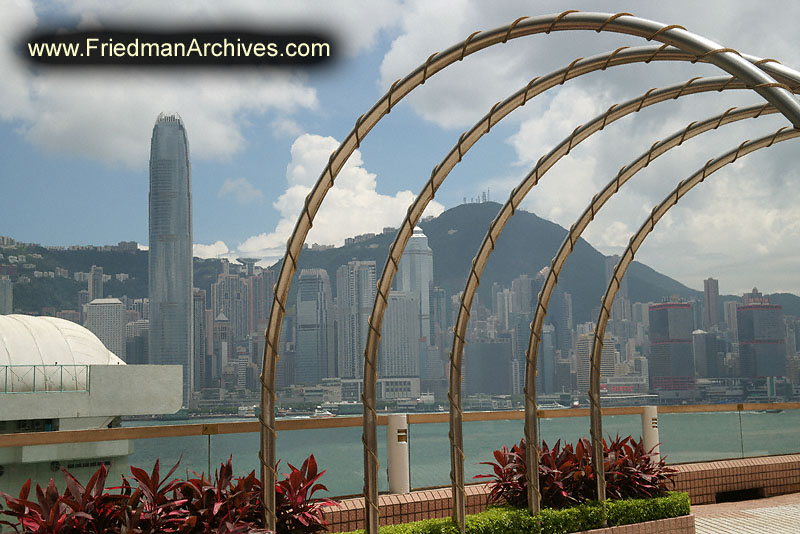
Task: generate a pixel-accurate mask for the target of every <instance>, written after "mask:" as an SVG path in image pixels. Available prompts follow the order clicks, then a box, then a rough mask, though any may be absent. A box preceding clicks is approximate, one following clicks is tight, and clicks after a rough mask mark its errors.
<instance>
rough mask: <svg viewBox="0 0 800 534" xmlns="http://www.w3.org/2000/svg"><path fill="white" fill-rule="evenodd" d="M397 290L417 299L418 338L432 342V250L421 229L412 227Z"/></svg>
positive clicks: (401, 261) (401, 262)
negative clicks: (412, 231) (412, 230)
mask: <svg viewBox="0 0 800 534" xmlns="http://www.w3.org/2000/svg"><path fill="white" fill-rule="evenodd" d="M396 280H397V284H396V285H397V290H398V291H402V292H404V293H408V294H409V295H413V296H414V297H416V299H417V305H418V306H419V335H418V336H417V337H419V338H425V339H426V340H427V342H428V345H430V344H432V341H431V340H432V339H433V332H432V331H431V312H430V292H431V288H432V287H433V251H432V250H431V247H429V246H428V237H427V236H426V235H425V234H424V233H423V231H422V229H421V228H419V227H417V228H414V233H413V234H412V235H411V237H410V238H409V240H408V244H407V245H406V249H405V252H403V256H402V257H401V258H400V269H399V270H398V272H397V278H396Z"/></svg>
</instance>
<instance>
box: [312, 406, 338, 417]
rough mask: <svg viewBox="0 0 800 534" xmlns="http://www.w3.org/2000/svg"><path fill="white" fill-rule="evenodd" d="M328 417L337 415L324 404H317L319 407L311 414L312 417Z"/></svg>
mask: <svg viewBox="0 0 800 534" xmlns="http://www.w3.org/2000/svg"><path fill="white" fill-rule="evenodd" d="M328 417H336V416H335V415H334V414H333V413H331V412H330V411H328V410H326V409H324V408H323V407H322V406H317V409H316V410H314V413H313V414H311V419H325V418H328Z"/></svg>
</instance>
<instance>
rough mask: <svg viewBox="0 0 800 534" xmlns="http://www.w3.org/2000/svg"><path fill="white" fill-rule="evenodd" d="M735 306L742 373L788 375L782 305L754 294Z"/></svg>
mask: <svg viewBox="0 0 800 534" xmlns="http://www.w3.org/2000/svg"><path fill="white" fill-rule="evenodd" d="M755 293H757V291H756V290H755V288H754V289H753V293H752V294H751V298H750V299H745V301H746V302H750V304H746V305H744V306H738V307H737V308H736V323H737V326H736V330H737V333H738V341H739V365H740V369H741V374H742V376H747V377H764V376H786V331H785V326H784V324H783V308H782V307H781V306H778V305H775V304H769V299H768V298H767V297H763V296H761V294H760V293H758V296H756V295H754V294H755Z"/></svg>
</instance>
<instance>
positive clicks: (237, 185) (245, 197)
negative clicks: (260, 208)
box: [217, 178, 264, 204]
mask: <svg viewBox="0 0 800 534" xmlns="http://www.w3.org/2000/svg"><path fill="white" fill-rule="evenodd" d="M217 196H218V197H219V198H225V197H229V196H232V197H233V198H234V199H235V200H236V202H238V203H239V204H252V203H253V202H261V201H263V200H264V193H262V192H261V190H259V189H256V187H255V186H253V184H251V183H250V182H248V181H247V179H246V178H236V179H235V180H234V179H231V178H228V179H227V180H225V182H224V183H223V184H222V186H221V187H220V188H219V191H218V192H217Z"/></svg>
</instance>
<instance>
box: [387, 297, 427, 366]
mask: <svg viewBox="0 0 800 534" xmlns="http://www.w3.org/2000/svg"><path fill="white" fill-rule="evenodd" d="M420 346H422V347H426V346H427V345H426V344H425V343H420V337H419V302H418V301H417V295H416V294H415V293H405V292H400V291H391V292H390V293H389V305H388V307H387V308H386V315H385V317H384V320H383V329H382V336H381V344H380V355H379V357H378V370H379V376H381V377H383V378H388V377H412V376H416V377H419V375H420V356H421V354H420V350H421V347H420ZM425 357H426V360H427V354H425Z"/></svg>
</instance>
